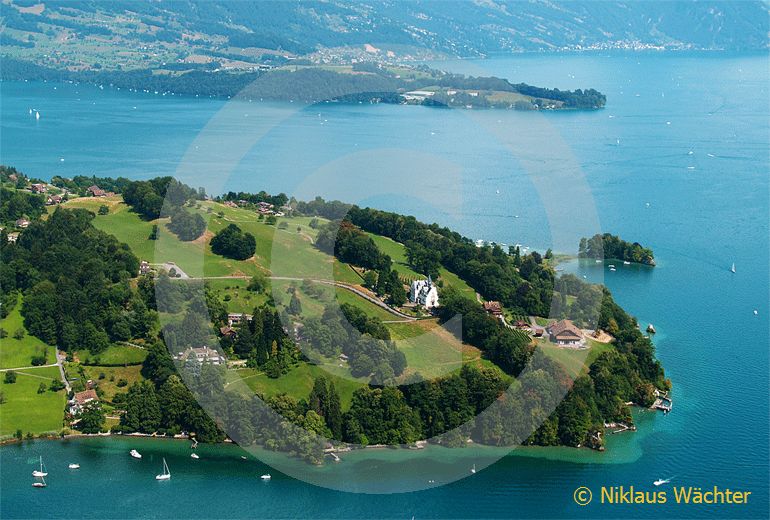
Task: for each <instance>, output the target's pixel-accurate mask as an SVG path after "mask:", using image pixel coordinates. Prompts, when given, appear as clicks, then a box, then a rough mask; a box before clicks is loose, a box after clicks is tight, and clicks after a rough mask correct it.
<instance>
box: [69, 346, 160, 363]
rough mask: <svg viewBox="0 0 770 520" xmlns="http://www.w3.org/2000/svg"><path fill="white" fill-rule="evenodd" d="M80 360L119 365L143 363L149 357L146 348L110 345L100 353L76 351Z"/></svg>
mask: <svg viewBox="0 0 770 520" xmlns="http://www.w3.org/2000/svg"><path fill="white" fill-rule="evenodd" d="M75 356H76V357H77V359H78V361H80V363H83V364H92V365H104V366H119V365H141V364H142V361H144V358H146V357H147V351H146V350H144V349H140V348H136V347H130V346H126V345H110V346H109V347H108V348H107V350H105V351H104V352H101V353H99V354H91V353H90V352H88V351H87V350H79V351H77V352H76V353H75Z"/></svg>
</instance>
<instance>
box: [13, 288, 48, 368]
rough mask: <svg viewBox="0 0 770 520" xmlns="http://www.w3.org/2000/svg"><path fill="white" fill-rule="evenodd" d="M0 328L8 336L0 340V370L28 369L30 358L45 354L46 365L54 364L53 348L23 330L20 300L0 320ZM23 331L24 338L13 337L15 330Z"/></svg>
mask: <svg viewBox="0 0 770 520" xmlns="http://www.w3.org/2000/svg"><path fill="white" fill-rule="evenodd" d="M0 327H2V328H3V329H5V331H6V332H7V333H8V336H7V337H5V338H3V339H0V368H14V367H28V366H30V365H31V364H32V357H33V356H36V355H39V354H43V353H45V355H46V364H51V363H56V357H55V354H54V348H53V347H52V346H50V345H46V344H45V343H43V342H42V341H40V340H39V339H37V338H36V337H35V336H32V335H30V334H29V333H28V332H27V329H25V328H24V320H23V319H22V317H21V298H19V301H18V302H17V303H16V306H15V307H14V308H13V310H11V312H10V313H9V314H8V316H6V317H5V319H3V320H0ZM18 329H22V330H24V337H23V338H22V339H20V340H19V339H16V338H14V337H13V335H14V332H16V330H18Z"/></svg>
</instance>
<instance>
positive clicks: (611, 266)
mask: <svg viewBox="0 0 770 520" xmlns="http://www.w3.org/2000/svg"><path fill="white" fill-rule="evenodd" d="M607 267H609V268H610V269H615V264H610V265H608V266H607Z"/></svg>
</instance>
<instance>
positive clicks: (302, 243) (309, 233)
mask: <svg viewBox="0 0 770 520" xmlns="http://www.w3.org/2000/svg"><path fill="white" fill-rule="evenodd" d="M101 205H106V206H108V207H109V208H110V213H109V214H108V215H98V216H97V217H96V218H95V219H94V226H96V227H97V228H99V229H102V230H103V231H106V232H108V233H111V234H113V235H115V236H116V237H117V238H118V239H119V240H121V241H122V242H125V243H126V244H128V245H129V247H130V248H131V250H132V251H133V252H134V254H136V255H137V256H138V257H139V258H140V259H142V260H147V261H148V262H150V263H163V262H169V261H170V262H174V263H175V264H177V265H178V266H179V267H180V268H181V269H182V270H183V271H185V273H187V274H188V275H189V276H193V277H200V276H231V275H239V276H240V275H245V276H251V275H253V274H255V273H256V272H258V271H261V272H268V271H269V272H271V273H272V274H273V275H274V276H287V277H297V278H319V279H327V280H331V279H333V278H334V279H337V280H339V281H344V282H349V283H359V282H360V280H361V279H360V277H359V276H358V275H357V274H356V273H355V272H354V271H353V270H351V269H350V268H348V267H347V266H343V265H337V264H338V262H336V260H334V258H333V257H332V256H330V255H327V254H325V253H322V252H321V251H319V250H317V249H316V248H315V247H313V245H312V241H313V239H314V238H315V236H316V231H315V230H314V229H312V228H311V227H310V225H309V224H310V220H311V219H310V218H309V217H291V218H289V217H281V218H279V219H278V221H279V223H280V222H286V223H287V224H288V227H287V229H278V227H277V226H269V225H267V224H265V223H264V222H261V221H259V220H258V218H257V214H256V213H255V212H253V211H250V210H246V209H241V208H230V207H227V206H224V205H222V204H218V203H216V202H204V203H202V204H201V205H200V208H198V209H195V210H194V211H198V212H199V213H200V214H201V215H202V216H204V218H206V219H207V220H208V231H207V232H206V233H205V234H204V235H203V236H202V237H201V238H199V239H197V240H194V241H192V242H182V241H180V240H178V239H177V238H176V236H175V235H173V234H172V233H171V232H170V231H168V229H166V224H167V222H168V219H159V220H156V221H144V220H142V219H140V218H139V216H138V215H137V214H136V213H133V212H132V211H130V209H129V207H128V206H127V205H125V204H123V203H122V201H121V198H120V197H119V196H115V197H105V198H98V199H94V198H85V197H84V198H79V199H74V200H71V201H69V202H67V203H66V204H65V207H73V208H74V207H80V208H86V209H88V210H90V211H93V212H94V213H96V212H97V211H98V209H99V207H100V206H101ZM209 208H210V209H211V212H208V209H209ZM220 213H221V214H222V216H221V217H220V216H219V214H220ZM231 223H234V224H237V225H238V226H239V227H240V228H241V229H243V230H244V231H246V232H249V233H251V234H253V235H254V237H255V238H256V241H257V250H256V253H255V255H254V257H252V258H250V259H248V260H244V261H239V260H231V259H228V258H224V257H221V256H219V255H215V254H214V253H212V252H211V248H210V247H209V241H210V240H211V237H212V236H213V234H214V233H216V232H217V231H219V230H221V229H223V228H224V227H226V226H227V225H229V224H231ZM154 224H157V225H158V240H149V238H148V237H149V235H150V233H151V231H152V226H153V225H154ZM297 228H299V231H297Z"/></svg>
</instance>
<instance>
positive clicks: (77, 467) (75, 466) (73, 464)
mask: <svg viewBox="0 0 770 520" xmlns="http://www.w3.org/2000/svg"><path fill="white" fill-rule="evenodd" d="M67 467H68V468H69V469H80V464H75V463H74V462H73V463H71V464H70V465H69V466H67Z"/></svg>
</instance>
